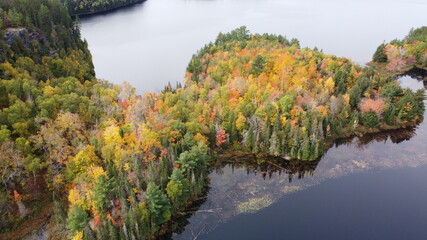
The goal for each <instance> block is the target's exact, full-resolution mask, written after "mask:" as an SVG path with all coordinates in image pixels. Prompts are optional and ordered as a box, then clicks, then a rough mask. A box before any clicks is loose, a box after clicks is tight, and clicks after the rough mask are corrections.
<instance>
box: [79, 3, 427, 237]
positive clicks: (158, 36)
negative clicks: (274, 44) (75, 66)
mask: <svg viewBox="0 0 427 240" xmlns="http://www.w3.org/2000/svg"><path fill="white" fill-rule="evenodd" d="M426 7H427V2H425V1H416V0H414V1H397V0H391V1H383V0H377V1H367V0H361V1H346V0H341V1H337V0H325V1H315V0H300V1H296V0H289V1H280V0H265V1H257V0H199V1H196V0H148V1H146V2H144V3H141V4H136V5H133V6H130V7H126V8H122V9H119V10H116V11H113V12H109V13H106V14H101V15H96V16H91V17H85V18H83V19H81V29H82V36H83V37H84V38H86V39H87V40H88V42H89V48H90V50H91V52H92V54H93V60H94V64H95V68H96V72H97V76H98V77H99V78H104V79H107V80H109V81H111V82H113V83H122V82H123V81H127V82H129V83H131V84H132V85H133V86H134V87H136V89H137V91H138V92H139V93H144V92H145V91H158V90H161V89H163V86H165V85H166V84H167V83H168V82H171V83H174V82H177V81H182V79H183V77H184V72H185V67H186V66H187V63H188V61H189V60H190V58H191V56H192V54H194V53H195V52H196V51H197V49H200V48H201V47H202V46H203V45H204V44H206V43H208V42H209V41H213V40H214V39H215V37H216V35H217V34H218V33H219V32H220V31H221V32H227V31H229V30H232V29H234V28H236V27H239V26H241V25H246V26H247V27H248V28H249V29H250V30H251V31H252V32H253V33H263V32H268V33H276V34H282V35H285V36H287V37H288V38H294V37H295V38H298V39H299V40H300V43H301V46H302V47H305V46H308V47H314V46H317V47H318V48H319V49H323V51H324V52H326V53H331V54H335V55H338V56H344V57H349V58H351V59H353V60H354V61H355V62H357V63H360V64H364V63H366V62H368V61H369V60H370V59H371V56H372V54H373V52H374V51H375V49H376V47H377V46H378V45H379V44H380V43H382V42H383V41H390V40H392V39H395V38H403V37H404V36H405V35H406V34H407V33H408V31H409V30H410V29H411V28H412V27H414V28H415V27H420V26H421V25H422V24H423V23H424V24H425V20H426V17H425V9H427V8H426ZM399 82H400V84H401V85H402V86H403V87H408V88H411V89H414V90H416V89H420V88H424V85H423V83H422V82H421V81H417V80H416V79H413V78H410V77H402V78H400V79H399ZM426 142H427V126H426V124H425V122H423V123H422V124H421V125H420V126H418V127H417V128H416V129H407V130H399V131H392V132H386V133H381V134H374V135H367V136H364V137H356V138H352V139H345V140H341V141H338V142H337V143H336V144H335V145H334V146H333V147H332V148H331V149H329V150H328V152H327V153H326V154H325V155H324V156H323V157H322V158H321V159H320V161H318V162H314V163H313V162H310V163H305V162H288V161H286V162H284V161H276V160H275V159H256V158H253V157H251V156H248V157H247V158H246V159H244V160H241V159H238V158H236V159H222V160H221V161H220V160H218V161H217V162H215V163H214V165H213V170H212V172H211V173H210V175H209V178H210V182H209V189H208V191H207V193H206V195H205V196H204V197H203V198H201V199H200V200H199V201H197V202H195V204H194V205H193V206H191V207H190V208H189V209H187V210H186V211H185V212H183V213H182V217H180V218H177V219H174V221H173V223H172V225H171V231H170V232H169V233H168V234H166V235H165V236H163V239H176V240H180V239H314V238H316V239H424V237H425V236H426V235H427V228H426V227H425V226H427V208H426V207H425V199H426V198H427V148H426Z"/></svg>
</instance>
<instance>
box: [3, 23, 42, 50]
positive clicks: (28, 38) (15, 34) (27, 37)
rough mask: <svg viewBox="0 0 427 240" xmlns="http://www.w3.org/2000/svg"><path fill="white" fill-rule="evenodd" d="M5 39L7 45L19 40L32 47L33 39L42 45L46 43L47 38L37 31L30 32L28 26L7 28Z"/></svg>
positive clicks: (27, 46)
mask: <svg viewBox="0 0 427 240" xmlns="http://www.w3.org/2000/svg"><path fill="white" fill-rule="evenodd" d="M3 37H4V41H5V43H6V44H7V45H9V46H12V45H13V44H14V43H15V42H16V41H17V40H19V41H21V43H22V44H23V45H24V46H25V47H26V48H31V43H32V42H33V41H38V42H39V43H40V44H41V45H46V43H47V41H46V38H45V37H43V36H42V35H41V34H40V33H38V32H37V31H32V32H30V31H29V30H28V29H27V28H23V27H20V28H7V29H6V30H5V33H4V35H3Z"/></svg>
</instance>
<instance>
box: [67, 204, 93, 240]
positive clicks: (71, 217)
mask: <svg viewBox="0 0 427 240" xmlns="http://www.w3.org/2000/svg"><path fill="white" fill-rule="evenodd" d="M88 219H89V215H88V213H87V212H86V211H85V210H84V209H83V208H82V207H81V206H80V205H78V204H75V205H73V206H72V207H71V210H70V212H69V213H68V219H67V228H68V230H69V231H70V235H72V236H74V235H75V234H76V233H78V232H81V231H83V230H84V229H85V226H87V224H88Z"/></svg>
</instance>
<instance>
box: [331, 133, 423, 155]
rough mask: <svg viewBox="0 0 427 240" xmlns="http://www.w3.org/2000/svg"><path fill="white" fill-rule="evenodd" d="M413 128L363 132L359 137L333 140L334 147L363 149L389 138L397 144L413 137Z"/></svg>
mask: <svg viewBox="0 0 427 240" xmlns="http://www.w3.org/2000/svg"><path fill="white" fill-rule="evenodd" d="M415 130H416V128H406V129H399V130H390V131H385V132H380V133H372V134H365V135H363V136H360V137H352V138H345V139H339V140H337V141H336V142H335V147H339V146H341V145H345V146H355V147H357V148H358V149H360V150H364V149H366V147H367V146H369V144H371V143H375V142H386V141H387V140H390V141H391V142H392V143H395V144H399V143H401V142H403V141H408V140H410V139H411V138H412V137H414V136H415V135H416V133H415Z"/></svg>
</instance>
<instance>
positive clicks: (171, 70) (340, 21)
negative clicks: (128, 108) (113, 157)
mask: <svg viewBox="0 0 427 240" xmlns="http://www.w3.org/2000/svg"><path fill="white" fill-rule="evenodd" d="M426 9H427V1H425V0H322V1H319V0H148V1H146V2H144V3H141V4H136V5H133V6H131V7H127V8H122V9H119V10H116V11H113V12H109V13H106V14H102V15H97V16H92V17H88V18H83V19H81V31H82V36H83V37H84V38H86V39H87V40H88V42H89V48H90V50H91V52H92V54H93V61H94V64H95V68H96V73H97V76H98V77H99V78H104V79H107V80H109V81H111V82H113V83H122V82H123V81H127V82H129V83H131V84H132V85H133V86H134V87H136V89H137V90H138V92H139V93H143V92H145V91H156V90H162V89H163V87H164V86H165V85H166V84H167V83H168V82H171V83H175V82H177V81H182V79H183V78H184V73H185V68H186V66H187V64H188V62H189V60H190V59H191V56H192V54H194V53H195V52H196V51H197V50H198V49H200V48H201V47H203V46H204V45H205V44H207V43H209V42H210V41H213V40H214V39H215V38H216V36H217V35H218V33H219V32H228V31H230V30H232V29H235V28H237V27H239V26H242V25H245V26H247V27H248V29H250V30H251V32H253V33H265V32H267V33H276V34H282V35H285V36H287V37H288V38H298V39H299V40H300V43H301V46H303V47H305V46H308V47H314V46H317V47H318V48H319V49H323V51H324V52H325V53H330V54H335V55H338V56H345V57H348V58H352V59H353V60H354V61H355V62H358V63H360V64H364V63H366V62H368V61H370V59H371V57H372V54H373V53H374V51H375V49H376V47H377V46H378V45H379V44H380V43H382V42H383V41H384V40H385V41H390V40H392V39H395V38H403V37H404V36H405V35H406V34H407V33H408V32H409V30H410V29H411V28H416V27H420V26H422V25H423V24H426V21H427V17H426Z"/></svg>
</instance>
